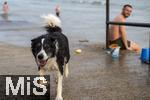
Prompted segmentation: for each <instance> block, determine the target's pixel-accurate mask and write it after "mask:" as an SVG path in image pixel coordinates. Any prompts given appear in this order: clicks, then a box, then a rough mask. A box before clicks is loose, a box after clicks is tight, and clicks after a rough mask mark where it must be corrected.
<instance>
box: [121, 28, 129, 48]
mask: <svg viewBox="0 0 150 100" xmlns="http://www.w3.org/2000/svg"><path fill="white" fill-rule="evenodd" d="M120 32H121V35H122V40H123V43H124V45H125V47H126V48H127V49H128V48H129V47H128V43H127V35H126V27H125V26H120Z"/></svg>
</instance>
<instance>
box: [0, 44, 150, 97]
mask: <svg viewBox="0 0 150 100" xmlns="http://www.w3.org/2000/svg"><path fill="white" fill-rule="evenodd" d="M103 47H104V45H102V44H100V43H96V44H95V43H90V42H88V43H79V42H73V43H71V44H70V51H71V59H70V65H69V70H70V73H69V77H68V78H64V82H63V97H64V100H150V67H149V65H146V64H142V63H141V62H140V60H139V57H140V56H139V55H138V54H135V53H132V52H127V51H122V52H121V55H120V59H118V60H117V59H112V58H111V56H110V55H108V54H107V53H106V52H105V50H104V49H103ZM78 48H80V49H82V50H83V52H82V53H81V54H75V52H74V50H75V49H78ZM0 56H1V57H0V74H1V75H12V74H13V75H16V74H18V75H33V74H37V67H36V64H35V61H34V58H33V56H32V54H31V51H30V48H26V47H18V46H14V45H10V44H6V43H2V42H1V43H0ZM54 94H55V93H54Z"/></svg>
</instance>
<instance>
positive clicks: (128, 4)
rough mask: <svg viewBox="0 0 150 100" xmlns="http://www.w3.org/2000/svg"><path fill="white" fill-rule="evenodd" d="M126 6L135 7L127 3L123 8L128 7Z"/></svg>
mask: <svg viewBox="0 0 150 100" xmlns="http://www.w3.org/2000/svg"><path fill="white" fill-rule="evenodd" d="M126 7H130V8H133V7H132V6H131V5H130V4H125V5H124V6H123V9H124V8H126Z"/></svg>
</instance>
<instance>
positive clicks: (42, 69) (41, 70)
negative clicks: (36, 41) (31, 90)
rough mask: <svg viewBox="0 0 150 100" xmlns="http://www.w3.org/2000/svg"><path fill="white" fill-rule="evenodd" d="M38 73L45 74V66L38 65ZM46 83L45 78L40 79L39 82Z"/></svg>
mask: <svg viewBox="0 0 150 100" xmlns="http://www.w3.org/2000/svg"><path fill="white" fill-rule="evenodd" d="M39 75H40V77H44V75H45V68H44V67H39ZM44 83H46V82H45V80H42V79H40V80H39V84H44Z"/></svg>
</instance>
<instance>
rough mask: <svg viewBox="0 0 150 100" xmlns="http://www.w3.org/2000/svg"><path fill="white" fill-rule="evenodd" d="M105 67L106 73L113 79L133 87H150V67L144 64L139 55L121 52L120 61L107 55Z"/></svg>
mask: <svg viewBox="0 0 150 100" xmlns="http://www.w3.org/2000/svg"><path fill="white" fill-rule="evenodd" d="M105 65H106V66H105V71H106V72H107V73H110V74H111V75H112V76H111V77H116V78H120V79H122V80H124V81H127V82H128V83H129V84H132V86H133V87H135V86H136V87H141V86H143V87H146V86H150V65H149V64H144V63H142V62H141V60H140V55H139V54H136V53H133V52H129V51H121V53H120V57H119V59H113V58H112V57H111V55H108V54H107V55H106V56H105Z"/></svg>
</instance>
